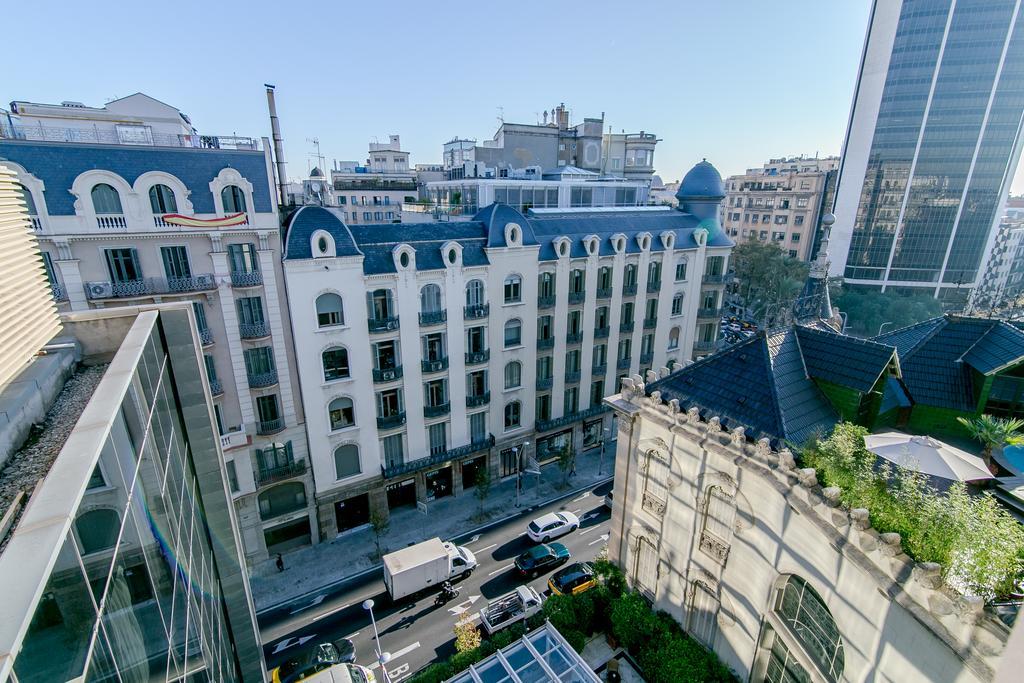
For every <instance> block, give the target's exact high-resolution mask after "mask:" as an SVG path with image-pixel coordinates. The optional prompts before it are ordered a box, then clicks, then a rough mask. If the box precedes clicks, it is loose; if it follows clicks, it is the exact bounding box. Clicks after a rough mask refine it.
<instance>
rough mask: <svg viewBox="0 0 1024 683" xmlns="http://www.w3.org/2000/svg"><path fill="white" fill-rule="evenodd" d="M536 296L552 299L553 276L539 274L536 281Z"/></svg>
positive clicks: (553, 288)
mask: <svg viewBox="0 0 1024 683" xmlns="http://www.w3.org/2000/svg"><path fill="white" fill-rule="evenodd" d="M537 289H538V292H537V296H543V297H553V296H554V295H555V274H554V273H541V274H540V275H539V276H538V280H537Z"/></svg>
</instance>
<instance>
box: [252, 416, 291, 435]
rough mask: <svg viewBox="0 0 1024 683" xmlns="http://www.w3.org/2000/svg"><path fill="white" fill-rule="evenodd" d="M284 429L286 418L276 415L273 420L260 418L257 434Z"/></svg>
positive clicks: (271, 432)
mask: <svg viewBox="0 0 1024 683" xmlns="http://www.w3.org/2000/svg"><path fill="white" fill-rule="evenodd" d="M282 429H284V418H283V417H276V418H274V419H273V420H260V421H259V423H258V424H257V425H256V433H257V434H263V435H266V434H276V433H277V432H279V431H281V430H282Z"/></svg>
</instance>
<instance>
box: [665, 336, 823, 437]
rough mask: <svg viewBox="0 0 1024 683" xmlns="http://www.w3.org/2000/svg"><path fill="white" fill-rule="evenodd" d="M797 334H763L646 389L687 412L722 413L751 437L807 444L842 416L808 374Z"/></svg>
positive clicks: (727, 424) (727, 421)
mask: <svg viewBox="0 0 1024 683" xmlns="http://www.w3.org/2000/svg"><path fill="white" fill-rule="evenodd" d="M798 335H799V331H798V329H797V328H795V327H789V328H785V329H782V330H778V331H775V332H771V333H767V334H766V333H763V332H762V333H760V334H758V335H755V336H754V337H751V338H750V339H747V340H744V341H743V342H740V343H739V344H736V345H734V346H731V347H729V348H727V349H724V350H722V351H719V352H718V353H715V354H713V355H711V356H708V357H706V358H704V359H702V360H700V361H697V362H696V363H694V364H692V365H689V366H687V367H685V368H683V369H682V370H679V371H677V372H675V373H673V374H671V375H669V376H668V377H665V378H663V379H660V380H658V381H656V382H653V383H651V384H650V385H648V386H647V387H646V389H647V391H648V392H651V391H660V392H661V396H662V399H664V400H666V401H667V400H672V399H678V400H679V406H680V409H682V410H687V409H689V408H690V407H691V406H697V407H698V408H700V409H701V414H702V415H704V416H705V417H709V416H712V415H718V416H719V417H721V418H722V419H723V426H724V427H725V428H726V429H731V428H733V427H735V426H743V427H745V428H746V432H747V436H749V437H750V438H753V439H759V438H768V439H771V440H772V441H774V442H775V443H776V445H779V444H781V443H783V442H786V441H790V442H795V443H802V442H803V441H805V440H806V439H807V438H809V437H810V436H812V435H814V434H815V433H825V432H827V431H828V430H830V429H831V428H832V427H833V426H834V425H835V424H836V422H837V421H838V420H839V416H838V414H837V413H836V411H835V409H834V408H833V407H832V405H831V404H830V403H829V401H828V399H827V398H826V397H825V395H824V394H823V393H822V392H821V390H819V389H818V387H817V386H816V385H815V384H814V381H813V380H812V379H811V378H810V377H809V376H808V374H807V372H806V370H805V363H804V356H803V353H802V351H801V348H802V347H801V345H800V342H799V337H798ZM831 336H833V337H840V336H841V335H838V334H834V335H831Z"/></svg>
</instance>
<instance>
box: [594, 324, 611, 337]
mask: <svg viewBox="0 0 1024 683" xmlns="http://www.w3.org/2000/svg"><path fill="white" fill-rule="evenodd" d="M611 329H612V328H610V327H608V326H607V325H605V326H604V327H595V328H594V339H607V337H608V334H609V333H610V332H611Z"/></svg>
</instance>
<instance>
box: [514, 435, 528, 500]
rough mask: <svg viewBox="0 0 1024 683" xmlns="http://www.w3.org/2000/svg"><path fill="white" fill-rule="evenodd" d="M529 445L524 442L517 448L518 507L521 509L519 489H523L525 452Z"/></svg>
mask: <svg viewBox="0 0 1024 683" xmlns="http://www.w3.org/2000/svg"><path fill="white" fill-rule="evenodd" d="M529 445H530V442H529V441H524V442H523V443H521V444H519V445H518V446H516V507H519V489H521V488H522V487H523V451H525V450H526V447H527V446H529Z"/></svg>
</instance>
